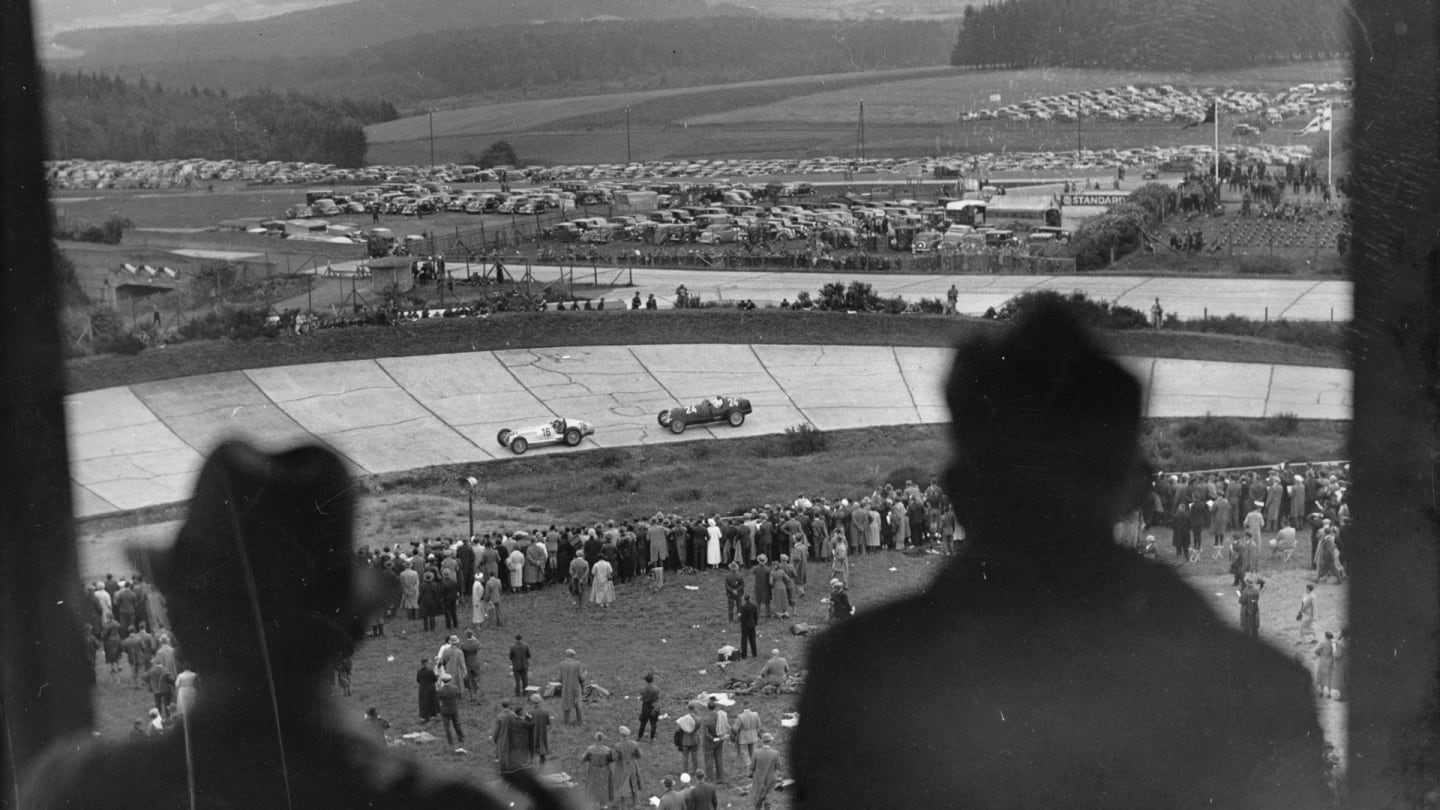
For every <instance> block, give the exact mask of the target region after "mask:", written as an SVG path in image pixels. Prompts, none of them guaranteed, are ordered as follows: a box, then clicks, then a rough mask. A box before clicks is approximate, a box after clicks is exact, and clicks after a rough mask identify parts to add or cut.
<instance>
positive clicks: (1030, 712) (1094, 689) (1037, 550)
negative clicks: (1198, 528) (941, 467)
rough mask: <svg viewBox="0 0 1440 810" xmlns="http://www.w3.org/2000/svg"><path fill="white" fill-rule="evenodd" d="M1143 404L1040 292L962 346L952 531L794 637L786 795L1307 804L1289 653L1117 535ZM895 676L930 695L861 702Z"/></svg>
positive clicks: (1304, 711)
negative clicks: (790, 791)
mask: <svg viewBox="0 0 1440 810" xmlns="http://www.w3.org/2000/svg"><path fill="white" fill-rule="evenodd" d="M1140 397H1141V390H1140V386H1139V384H1138V383H1137V382H1136V381H1135V380H1134V379H1133V378H1132V377H1131V376H1130V375H1129V374H1128V373H1126V372H1125V370H1124V369H1123V368H1121V367H1120V365H1119V364H1117V363H1116V362H1114V361H1113V360H1111V359H1110V358H1109V357H1107V356H1106V355H1105V354H1104V353H1103V352H1102V351H1101V350H1100V349H1099V348H1098V347H1097V345H1096V344H1095V342H1094V341H1093V339H1092V338H1091V337H1090V336H1089V335H1088V334H1086V332H1085V330H1084V329H1083V328H1082V327H1081V326H1080V325H1079V324H1078V322H1077V321H1076V320H1075V319H1074V318H1073V316H1071V315H1070V314H1068V313H1067V312H1066V311H1065V310H1064V309H1063V308H1062V307H1061V306H1059V305H1053V306H1046V307H1042V308H1041V310H1040V311H1038V312H1037V313H1035V314H1033V315H1031V316H1029V317H1027V318H1025V319H1024V320H1022V321H1021V322H1020V323H1019V324H1017V325H1016V326H1015V327H1013V328H1012V329H1011V331H1010V332H1009V333H1008V334H1007V335H1005V336H1004V337H1001V338H999V339H995V338H991V337H988V336H987V337H981V338H979V339H977V340H975V341H973V342H971V343H968V344H966V345H962V346H961V347H960V348H959V350H958V352H957V355H956V359H955V364H954V368H953V371H952V372H951V375H950V379H949V382H948V385H947V389H946V398H947V401H948V403H949V406H950V411H951V416H952V420H951V438H952V448H953V459H952V463H951V465H950V467H949V469H948V471H947V473H946V482H945V483H946V490H947V492H948V494H949V495H950V497H951V500H952V501H953V503H954V507H955V514H956V517H957V519H958V522H959V524H960V525H962V526H964V527H965V532H966V536H967V538H968V541H967V547H966V548H965V550H964V551H962V552H961V553H960V554H959V555H957V556H955V557H953V558H952V559H951V562H950V563H948V564H947V566H946V568H945V569H944V570H943V571H942V572H941V573H940V574H939V575H938V576H937V578H936V579H935V580H934V581H933V583H932V584H931V585H930V587H928V588H927V589H926V590H925V591H924V592H922V593H920V594H917V595H915V596H912V597H910V598H908V599H904V600H900V601H896V602H892V603H889V604H885V605H881V606H877V607H875V608H873V609H871V610H869V611H867V612H866V613H864V614H863V615H860V616H857V617H855V618H852V619H850V620H848V621H844V622H839V623H833V624H832V625H831V626H830V629H829V630H827V631H826V632H825V633H823V634H822V635H820V636H819V637H818V638H816V639H815V641H813V642H812V645H811V647H810V652H809V656H808V663H809V665H810V669H809V672H808V677H807V679H806V684H805V690H804V693H803V695H802V697H801V700H800V707H799V709H800V716H801V717H802V718H805V720H804V722H802V723H800V725H799V727H798V728H797V731H796V737H795V740H794V745H793V747H792V749H791V752H792V766H793V768H794V773H795V778H796V781H797V782H798V788H799V795H798V797H797V802H796V806H797V807H801V808H806V807H851V808H870V807H883V808H890V807H961V806H971V807H1047V806H1053V805H1055V804H1056V803H1063V804H1067V805H1070V806H1081V807H1172V808H1173V807H1197V808H1198V807H1207V808H1211V807H1228V808H1234V807H1246V808H1250V807H1253V808H1266V807H1317V806H1321V805H1322V804H1323V803H1324V792H1323V791H1324V782H1323V774H1322V771H1321V767H1320V763H1321V748H1320V746H1321V742H1322V739H1323V738H1322V736H1321V733H1320V727H1319V724H1318V723H1317V721H1316V718H1315V709H1314V706H1313V704H1312V702H1311V700H1310V692H1309V680H1308V677H1307V673H1306V672H1305V670H1304V669H1303V667H1301V665H1299V664H1298V663H1296V662H1295V661H1293V660H1291V659H1289V658H1288V657H1286V656H1284V655H1282V654H1281V653H1279V652H1277V651H1275V650H1273V649H1272V648H1270V647H1269V646H1267V645H1265V644H1264V643H1262V642H1260V641H1258V640H1255V639H1249V638H1245V637H1244V636H1243V635H1241V634H1240V633H1239V632H1237V631H1235V630H1233V629H1231V628H1229V627H1228V626H1227V624H1226V623H1225V622H1224V621H1222V620H1221V618H1220V617H1219V616H1218V615H1217V614H1216V612H1215V611H1214V609H1212V608H1211V607H1210V606H1209V603H1208V602H1207V601H1206V600H1205V599H1204V598H1203V597H1201V596H1200V595H1199V594H1197V593H1196V592H1195V591H1194V590H1193V589H1191V588H1190V587H1189V586H1188V585H1186V584H1185V582H1184V581H1182V580H1181V579H1180V578H1179V577H1178V576H1177V575H1176V574H1175V573H1174V572H1172V571H1171V570H1170V569H1169V567H1168V566H1165V565H1162V564H1157V563H1154V562H1150V561H1147V560H1145V559H1143V558H1141V557H1139V556H1137V555H1135V554H1133V553H1130V552H1128V551H1127V550H1125V549H1122V548H1120V547H1119V546H1118V545H1116V544H1115V543H1114V541H1113V536H1112V531H1111V529H1112V526H1113V523H1114V520H1115V518H1116V516H1117V515H1119V514H1121V513H1122V512H1124V511H1126V510H1128V509H1132V508H1134V507H1135V505H1137V504H1138V503H1139V499H1140V496H1141V495H1142V494H1143V493H1144V492H1145V490H1146V488H1147V486H1148V481H1147V473H1146V465H1145V464H1144V462H1143V460H1142V458H1141V455H1140V451H1139V442H1138V438H1139V429H1140V403H1141V399H1140ZM866 650H875V651H882V650H883V654H881V653H877V654H864V653H857V651H866ZM893 683H913V684H921V685H923V686H924V688H925V689H926V690H927V699H926V700H924V701H876V700H875V699H874V689H875V685H876V684H893ZM837 706H843V707H845V709H844V711H835V710H834V707H837Z"/></svg>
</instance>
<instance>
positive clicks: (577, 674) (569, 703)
mask: <svg viewBox="0 0 1440 810" xmlns="http://www.w3.org/2000/svg"><path fill="white" fill-rule="evenodd" d="M556 680H558V681H559V682H560V711H561V715H562V719H563V720H564V722H565V725H567V726H568V725H570V713H571V712H572V711H573V712H574V713H575V725H577V726H578V725H582V724H583V723H584V722H585V720H584V718H582V717H581V712H580V698H581V697H582V696H583V694H584V692H585V666H584V665H583V664H581V663H580V661H579V660H578V659H577V658H576V657H575V651H574V650H566V651H565V660H563V661H561V662H560V674H559V677H557V678H556Z"/></svg>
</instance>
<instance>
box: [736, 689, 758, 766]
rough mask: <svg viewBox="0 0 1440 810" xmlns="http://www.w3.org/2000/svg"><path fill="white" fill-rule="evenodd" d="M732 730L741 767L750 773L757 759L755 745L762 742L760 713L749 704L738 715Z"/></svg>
mask: <svg viewBox="0 0 1440 810" xmlns="http://www.w3.org/2000/svg"><path fill="white" fill-rule="evenodd" d="M731 731H732V732H734V736H735V750H736V752H737V753H739V755H740V767H741V768H743V769H744V773H745V774H747V775H748V774H749V773H750V766H751V763H752V762H753V761H754V759H755V746H756V744H758V743H759V742H760V715H758V714H756V713H755V710H754V709H752V708H750V707H749V706H748V705H747V706H745V707H744V708H743V709H741V710H740V714H738V715H736V717H735V722H734V724H732V725H731Z"/></svg>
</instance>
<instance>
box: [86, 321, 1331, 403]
mask: <svg viewBox="0 0 1440 810" xmlns="http://www.w3.org/2000/svg"><path fill="white" fill-rule="evenodd" d="M1001 328H1003V327H1002V326H1001V325H999V324H997V323H995V322H993V321H987V320H983V319H979V318H965V317H958V318H957V317H946V316H940V315H898V316H897V315H883V314H877V313H871V314H864V315H848V314H844V313H827V312H788V311H781V310H769V309H759V310H752V311H748V312H740V311H736V310H685V311H668V310H667V311H663V312H630V311H618V312H610V311H606V312H565V313H558V312H545V313H504V314H500V315H492V316H490V317H488V318H467V319H443V320H430V321H419V322H415V323H409V324H402V325H398V326H390V327H354V328H348V329H331V330H325V331H322V332H318V333H316V334H313V335H309V336H306V337H296V336H294V335H289V336H281V337H278V338H275V339H270V340H267V339H257V340H254V341H249V342H238V341H229V340H217V341H195V342H192V343H186V344H181V345H178V346H169V347H166V348H164V349H147V350H145V351H144V352H142V353H140V354H138V355H134V356H100V357H86V358H80V359H77V360H73V361H71V362H69V363H68V364H67V366H66V368H67V371H68V374H69V381H70V390H71V391H74V392H78V391H91V390H95V389H98V388H108V387H111V386H116V385H129V384H132V383H140V382H149V381H152V380H165V379H174V378H177V377H187V376H192V375H196V374H210V373H214V372H219V371H237V370H241V369H247V368H265V367H270V366H284V365H295V364H301V363H316V362H323V361H337V360H360V359H370V358H376V357H406V356H412V355H422V354H441V353H450V352H465V351H494V350H498V349H512V348H517V347H522V346H524V347H536V348H543V347H551V346H594V345H612V344H615V343H625V344H629V345H645V344H651V345H653V344H666V343H759V344H791V343H793V344H828V345H845V346H952V345H954V344H955V342H956V341H958V340H961V339H963V338H965V337H966V336H969V335H975V334H981V333H988V332H993V330H997V329H1001ZM1105 340H1106V341H1107V343H1108V344H1109V346H1110V348H1111V350H1112V351H1114V352H1116V353H1119V354H1124V355H1131V356H1139V357H1168V358H1176V359H1195V360H1221V361H1224V360H1236V361H1243V362H1248V363H1280V364H1286V365H1302V366H1326V367H1337V368H1338V367H1343V366H1344V365H1345V364H1346V361H1345V358H1344V356H1343V354H1342V353H1341V352H1339V351H1335V350H1321V349H1310V348H1306V347H1303V346H1296V345H1288V344H1284V343H1279V342H1277V341H1271V340H1264V339H1260V338H1251V337H1237V336H1228V335H1199V334H1192V333H1187V332H1172V331H1159V332H1155V331H1151V330H1141V331H1133V332H1110V333H1107V334H1106V335H1105Z"/></svg>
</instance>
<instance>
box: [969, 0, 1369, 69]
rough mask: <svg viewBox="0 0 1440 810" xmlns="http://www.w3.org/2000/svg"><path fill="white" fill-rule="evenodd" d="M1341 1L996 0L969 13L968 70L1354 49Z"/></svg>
mask: <svg viewBox="0 0 1440 810" xmlns="http://www.w3.org/2000/svg"><path fill="white" fill-rule="evenodd" d="M1343 5H1344V0H1000V2H996V3H993V4H991V5H985V6H973V5H972V6H967V7H966V8H965V12H964V16H963V17H962V19H961V27H960V34H959V36H958V37H957V38H956V41H955V48H954V51H953V52H952V53H951V57H950V63H951V64H953V65H957V66H964V67H1043V66H1057V67H1058V66H1065V67H1105V68H1135V69H1138V68H1146V69H1162V70H1224V69H1229V68H1235V67H1244V66H1248V65H1256V64H1262V63H1269V62H1285V61H1293V60H1302V59H1320V58H1330V57H1335V56H1339V55H1342V54H1344V53H1346V52H1348V45H1347V32H1346V28H1345V25H1346V22H1345V16H1344V12H1343Z"/></svg>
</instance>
